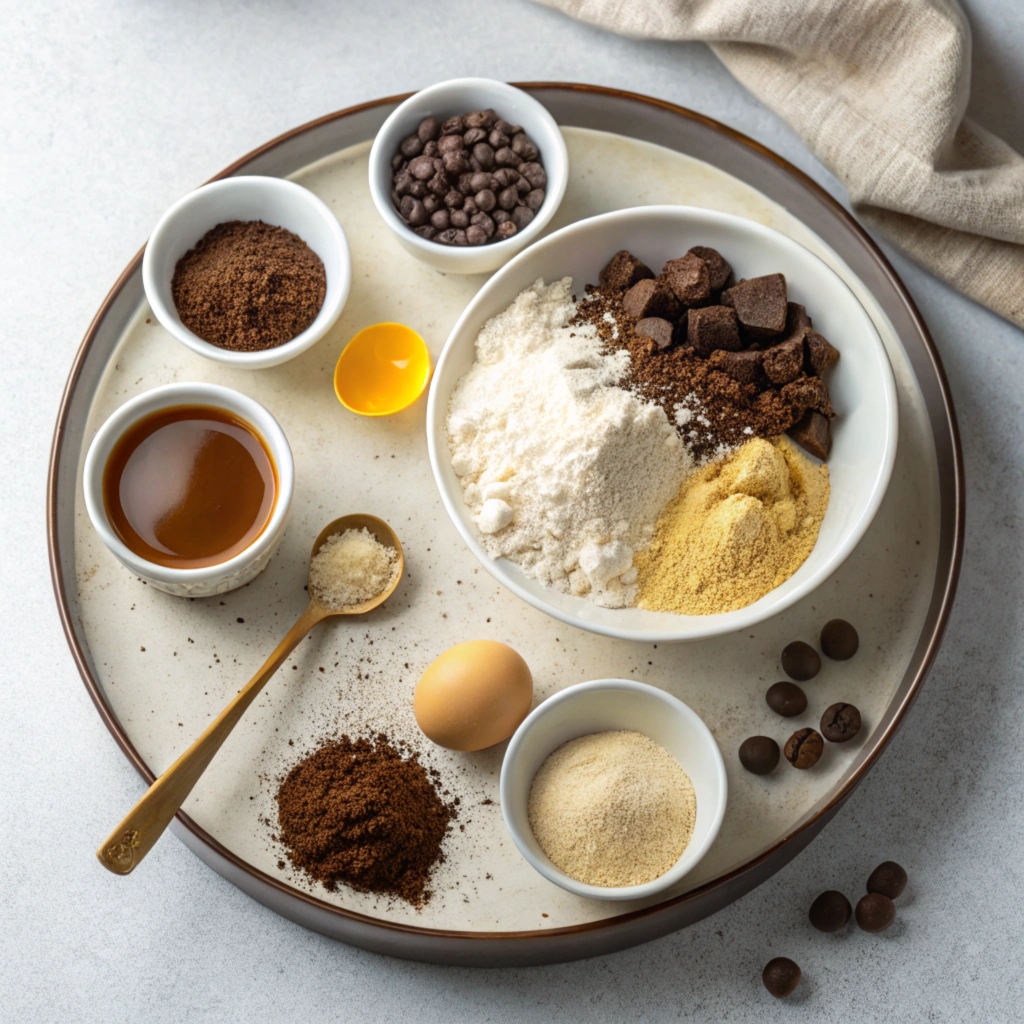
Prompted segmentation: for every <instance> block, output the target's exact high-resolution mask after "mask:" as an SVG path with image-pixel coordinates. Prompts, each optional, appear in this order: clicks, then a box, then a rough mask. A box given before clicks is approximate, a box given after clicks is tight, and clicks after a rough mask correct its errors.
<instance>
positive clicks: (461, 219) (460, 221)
mask: <svg viewBox="0 0 1024 1024" xmlns="http://www.w3.org/2000/svg"><path fill="white" fill-rule="evenodd" d="M449 217H450V220H451V225H452V227H453V228H466V227H469V213H468V212H467V211H466V210H465V208H463V209H461V210H452V212H451V214H450V215H449Z"/></svg>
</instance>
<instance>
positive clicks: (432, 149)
mask: <svg viewBox="0 0 1024 1024" xmlns="http://www.w3.org/2000/svg"><path fill="white" fill-rule="evenodd" d="M423 155H424V156H429V157H435V156H440V155H441V151H440V149H438V146H437V143H436V142H433V141H431V142H428V143H426V144H425V145H424V146H423Z"/></svg>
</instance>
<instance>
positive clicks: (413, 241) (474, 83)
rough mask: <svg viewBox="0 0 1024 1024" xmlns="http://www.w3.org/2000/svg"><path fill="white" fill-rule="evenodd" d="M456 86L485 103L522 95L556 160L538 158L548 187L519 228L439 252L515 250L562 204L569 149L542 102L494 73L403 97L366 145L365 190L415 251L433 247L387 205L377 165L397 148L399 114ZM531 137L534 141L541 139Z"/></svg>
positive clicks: (463, 255) (467, 254)
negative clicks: (537, 208) (475, 93)
mask: <svg viewBox="0 0 1024 1024" xmlns="http://www.w3.org/2000/svg"><path fill="white" fill-rule="evenodd" d="M458 88H462V89H466V90H478V91H479V92H480V93H481V95H482V96H483V97H489V98H490V101H489V102H488V103H487V104H486V106H488V107H494V106H495V105H497V106H500V105H501V104H500V97H502V96H513V95H514V96H516V97H517V98H521V99H525V101H527V102H528V103H529V105H530V106H531V107H534V108H536V113H537V117H538V119H539V120H540V121H542V122H544V123H545V124H546V125H547V127H548V130H549V132H550V140H548V139H545V140H544V144H545V145H548V144H549V142H550V144H553V145H554V147H555V149H556V151H557V157H558V159H557V161H549V159H547V158H545V160H544V171H545V173H547V175H548V188H547V194H546V195H545V197H544V205H543V206H542V207H541V210H540V213H539V214H538V215H537V216H535V217H534V218H533V220H532V221H530V223H529V224H527V226H526V227H525V228H524V229H523V230H522V231H518V232H516V234H514V235H513V236H512V237H511V238H506V239H505V240H504V241H502V242H491V243H488V244H487V245H481V246H466V247H465V248H458V247H455V246H445V247H443V252H444V254H445V255H446V256H451V258H452V260H453V261H464V262H467V263H468V262H470V261H471V260H472V258H473V257H477V258H479V256H480V253H481V250H483V251H485V252H486V253H488V254H493V256H494V257H495V259H497V258H498V257H500V256H501V255H502V254H504V253H506V252H509V251H510V250H511V251H513V252H515V253H518V252H519V251H520V250H521V249H523V248H524V247H525V246H529V245H530V243H531V242H532V241H533V240H534V239H535V238H536V237H537V236H538V235H539V234H540V233H541V232H542V231H543V230H544V229H545V228H546V227H547V226H548V224H550V223H551V219H552V218H553V217H554V216H555V214H556V213H557V212H558V208H559V206H561V204H562V199H563V198H564V196H565V190H566V188H567V187H568V184H569V150H568V147H567V146H566V144H565V138H564V137H563V135H562V131H561V129H560V128H559V127H558V122H557V121H556V120H555V119H554V117H552V115H551V112H550V111H549V110H548V108H547V107H545V106H544V104H543V103H541V102H540V101H539V100H536V99H534V98H533V97H532V96H531V95H530V94H529V93H528V92H526V91H525V90H523V89H519V88H517V87H516V86H514V85H509V83H508V82H502V81H499V80H498V79H496V78H449V79H447V80H446V81H444V82H437V83H435V84H434V85H430V86H427V88H425V89H420V91H419V92H415V93H413V94H412V95H411V96H409V97H408V98H406V99H404V100H403V101H402V102H401V103H400V104H399V105H398V106H397V107H395V109H394V110H393V111H392V112H391V113H390V114H389V115H388V118H387V120H386V121H385V122H384V123H383V124H382V125H381V126H380V128H379V129H378V131H377V134H376V136H375V137H374V140H373V145H372V146H371V147H370V167H369V177H370V196H371V197H372V199H373V203H374V205H375V206H376V207H377V212H378V213H379V214H380V215H381V217H382V218H383V219H384V222H385V223H386V224H387V225H388V227H389V228H391V230H392V231H394V232H395V234H397V235H399V236H400V237H401V238H402V239H404V240H405V241H406V242H408V243H409V245H411V246H413V247H414V248H415V249H416V250H418V251H419V252H422V253H424V256H425V257H430V256H432V255H435V254H436V253H437V250H438V249H439V248H441V247H440V246H439V245H438V244H437V243H436V242H431V241H429V240H428V239H426V238H420V236H419V235H417V234H416V232H415V231H413V230H412V229H411V228H409V227H407V226H406V225H405V224H403V223H402V221H401V219H400V218H399V216H398V214H397V213H396V212H395V208H394V206H393V205H392V202H391V196H390V195H389V194H386V193H384V192H383V191H382V189H381V185H380V177H381V174H380V171H381V165H382V163H383V162H384V161H385V160H388V161H390V159H391V157H392V156H393V155H394V149H395V148H397V141H396V136H397V134H398V133H397V128H398V126H399V125H400V124H401V122H402V121H403V120H404V119H405V117H406V115H407V112H408V109H409V107H411V106H413V105H415V104H416V103H419V102H421V101H422V100H424V99H431V98H432V97H433V96H434V95H435V94H438V93H444V92H447V91H449V90H455V89H458ZM493 97H498V100H497V101H496V102H495V101H494V100H493ZM481 109H483V108H481ZM535 141H536V142H537V144H538V145H540V141H541V140H535ZM388 149H391V152H387V150H388ZM551 163H557V169H558V172H559V173H558V177H557V179H555V178H554V177H553V176H552V174H551V171H552V169H553V168H552V167H551V166H550V164H551Z"/></svg>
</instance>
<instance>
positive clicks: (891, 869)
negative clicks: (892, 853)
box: [868, 860, 907, 900]
mask: <svg viewBox="0 0 1024 1024" xmlns="http://www.w3.org/2000/svg"><path fill="white" fill-rule="evenodd" d="M906 887H907V873H906V871H904V870H903V868H901V867H900V866H899V864H897V863H896V861H894V860H886V861H882V863H881V864H879V865H878V867H877V868H875V870H874V871H872V872H871V874H870V875H869V876H868V892H877V893H880V894H881V895H882V896H887V897H888V898H889V899H891V900H894V899H896V898H897V897H898V896H899V895H900V894H901V893H902V892H903V890H904V889H905V888H906Z"/></svg>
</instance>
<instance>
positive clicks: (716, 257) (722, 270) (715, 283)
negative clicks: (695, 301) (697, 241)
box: [690, 245, 732, 292]
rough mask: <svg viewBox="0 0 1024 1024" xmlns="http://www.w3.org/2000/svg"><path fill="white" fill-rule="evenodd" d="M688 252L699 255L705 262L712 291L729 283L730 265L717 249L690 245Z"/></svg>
mask: <svg viewBox="0 0 1024 1024" xmlns="http://www.w3.org/2000/svg"><path fill="white" fill-rule="evenodd" d="M690 252H692V253H693V254H694V256H699V257H700V258H701V259H702V260H703V261H704V262H705V263H706V264H707V268H708V279H709V280H710V282H711V290H712V291H713V292H720V291H721V290H722V289H723V288H724V287H725V286H726V285H727V284H728V283H729V278H730V277H732V267H730V266H729V264H728V263H727V262H726V260H725V258H724V257H723V256H722V254H721V253H720V252H719V251H718V250H717V249H712V248H710V247H709V246H706V245H695V246H692V247H691V249H690Z"/></svg>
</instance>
